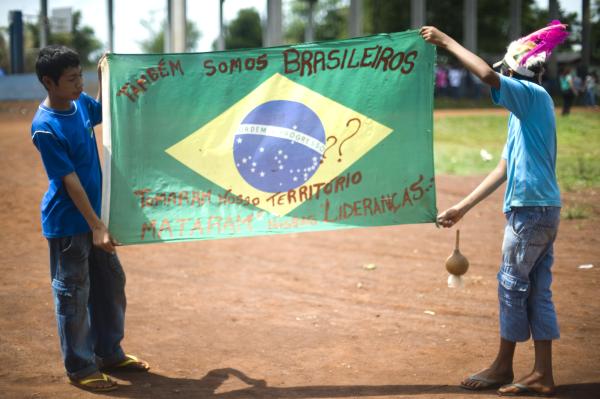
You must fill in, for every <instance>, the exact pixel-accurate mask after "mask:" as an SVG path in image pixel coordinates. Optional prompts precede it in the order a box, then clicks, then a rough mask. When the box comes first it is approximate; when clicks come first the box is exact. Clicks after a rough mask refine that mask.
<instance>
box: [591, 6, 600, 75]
mask: <svg viewBox="0 0 600 399" xmlns="http://www.w3.org/2000/svg"><path fill="white" fill-rule="evenodd" d="M590 14H591V20H592V21H591V27H590V30H591V32H590V43H591V44H592V48H591V53H592V54H591V59H592V60H591V61H592V63H593V64H600V0H596V1H594V3H593V6H592V9H591V10H590Z"/></svg>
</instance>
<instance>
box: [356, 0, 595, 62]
mask: <svg viewBox="0 0 600 399" xmlns="http://www.w3.org/2000/svg"><path fill="white" fill-rule="evenodd" d="M596 1H597V2H599V1H600V0H596ZM410 3H411V2H410V0H398V1H387V0H366V1H365V2H364V6H365V10H364V11H365V32H367V33H383V32H398V31H403V30H406V29H410ZM521 4H522V10H521V15H522V17H521V18H522V20H521V25H522V29H521V31H522V32H523V34H526V33H528V32H532V31H534V30H537V29H539V28H541V27H543V26H545V25H546V24H548V22H550V20H549V14H548V10H546V9H541V8H539V7H538V6H537V5H536V3H535V1H534V0H523V1H522V3H521ZM559 19H560V20H561V21H562V22H565V23H567V24H569V25H570V26H571V27H572V28H577V26H578V24H576V23H575V21H576V15H575V14H567V13H566V12H565V11H564V10H562V9H561V10H559ZM426 21H427V24H428V25H434V26H437V27H438V28H440V29H442V30H443V31H444V32H446V33H447V34H449V35H450V36H452V37H453V38H455V39H457V40H458V41H459V42H460V41H462V38H463V2H462V1H428V2H427V11H426ZM509 29H510V0H478V1H477V33H478V34H477V38H478V53H479V54H482V55H483V56H484V57H486V58H489V57H496V56H498V55H499V54H502V53H503V52H504V51H505V49H506V46H507V44H508V40H509V39H508V36H509ZM575 30H577V29H575ZM576 36H577V35H572V37H571V38H570V40H571V43H572V42H573V41H574V40H576ZM440 54H441V55H442V57H443V56H447V54H445V53H444V52H443V51H440Z"/></svg>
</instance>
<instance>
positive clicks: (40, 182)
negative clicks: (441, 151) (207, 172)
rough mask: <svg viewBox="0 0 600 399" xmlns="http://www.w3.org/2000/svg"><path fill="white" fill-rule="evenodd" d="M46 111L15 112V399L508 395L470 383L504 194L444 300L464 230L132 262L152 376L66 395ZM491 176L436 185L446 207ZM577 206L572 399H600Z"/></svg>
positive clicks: (1, 189) (592, 219)
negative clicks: (49, 219) (52, 273)
mask: <svg viewBox="0 0 600 399" xmlns="http://www.w3.org/2000/svg"><path fill="white" fill-rule="evenodd" d="M34 109H35V107H34V106H33V105H32V104H28V103H21V104H10V105H7V104H3V105H1V106H0V169H1V170H2V171H4V173H3V177H2V179H1V180H0V198H1V201H2V206H1V207H0V221H1V224H0V226H1V228H0V249H1V250H2V256H1V257H0V397H1V398H92V397H103V396H110V397H116V398H140V399H141V398H186V399H187V398H194V399H196V398H227V399H237V398H410V397H422V398H485V397H495V396H496V394H495V393H494V391H489V392H484V393H470V392H467V391H464V390H462V389H460V388H459V387H458V383H459V381H460V380H461V379H462V378H463V377H464V376H465V375H468V374H470V373H473V372H475V371H477V370H479V369H481V368H483V367H485V366H487V365H488V364H489V363H490V362H491V360H492V357H493V356H494V354H495V351H496V349H497V345H498V336H497V331H498V321H497V318H498V311H497V297H496V279H495V276H496V271H497V267H498V261H499V258H500V245H501V238H502V232H503V215H502V213H501V211H500V209H501V192H502V190H499V191H498V192H497V193H496V194H494V195H493V196H492V197H491V198H489V199H488V200H486V201H485V202H483V203H482V204H481V205H480V206H479V207H478V208H475V209H474V210H473V211H472V212H471V213H470V214H469V215H468V216H467V217H466V219H465V220H464V221H463V222H462V223H461V237H462V240H461V241H462V245H461V250H462V252H463V253H464V254H465V255H466V256H467V257H468V258H469V260H470V262H471V267H470V269H469V271H468V273H467V275H466V287H465V288H464V289H462V290H453V289H449V288H447V285H446V278H447V274H446V271H445V268H444V261H445V259H446V257H447V256H448V255H449V254H450V253H451V251H452V246H453V240H454V230H441V229H436V228H435V226H433V225H408V226H395V227H387V228H368V229H356V230H350V231H343V232H339V231H338V232H325V233H304V234H292V235H283V236H271V237H258V238H243V239H231V240H220V241H205V242H192V243H180V244H158V245H144V246H130V247H123V248H120V249H119V255H120V257H121V261H122V263H123V265H124V267H125V271H126V273H127V295H128V302H129V303H128V308H127V326H126V338H125V340H124V342H123V346H124V348H125V349H126V350H127V351H128V352H129V353H133V354H136V355H139V356H141V357H143V358H144V359H147V360H148V361H149V362H150V363H151V366H152V370H151V372H150V373H148V374H145V375H139V374H137V375H117V378H118V380H119V382H120V383H122V384H123V385H124V386H123V387H121V388H120V389H119V390H117V391H115V392H113V393H108V394H105V395H94V394H90V393H87V392H84V391H80V390H78V389H76V388H74V387H72V386H70V385H68V384H66V378H65V376H64V371H63V366H62V362H61V356H60V352H59V344H58V338H57V334H56V325H55V319H54V310H53V303H52V296H51V289H50V280H49V267H48V251H47V244H46V241H45V239H44V238H43V237H42V235H41V231H40V223H39V203H40V199H41V197H42V194H43V192H44V191H45V189H46V184H47V181H46V178H45V174H44V171H43V169H42V165H41V162H40V160H39V156H38V154H37V152H36V151H35V149H34V147H33V146H32V144H31V141H30V138H29V137H30V136H29V124H30V120H31V117H32V115H33V110H34ZM575 112H577V111H575ZM480 178H481V177H476V176H475V177H469V178H461V177H449V176H438V178H437V184H438V208H439V209H443V208H445V207H447V206H449V205H451V204H452V203H454V202H455V201H457V200H458V199H460V198H461V197H462V196H463V195H465V194H466V193H467V192H469V191H470V190H471V189H472V188H473V187H474V185H475V184H476V183H477V182H478V181H479V180H480ZM575 199H577V200H578V201H580V202H583V203H585V204H587V205H588V206H589V208H590V209H591V210H592V211H591V215H590V216H589V217H588V218H587V219H582V220H563V221H562V224H561V227H560V232H559V237H558V241H557V243H556V251H555V252H556V262H555V265H554V273H555V278H554V285H553V290H554V298H555V303H556V307H557V310H558V315H559V321H560V325H561V332H562V338H561V339H560V340H559V341H557V342H556V343H555V346H554V369H555V379H556V382H557V384H559V387H558V394H557V397H559V398H600V235H599V234H598V230H597V226H598V222H599V221H600V193H599V192H598V191H591V190H589V191H586V192H580V193H576V194H568V195H565V203H566V204H567V205H568V204H569V203H571V202H572V201H574V200H575ZM368 264H374V265H375V268H374V269H369V268H366V267H365V265H368ZM583 264H593V265H594V267H593V268H591V269H580V268H578V266H579V265H583ZM532 359H533V346H532V343H531V341H529V342H527V343H523V344H520V345H519V346H518V347H517V353H516V356H515V373H516V374H517V376H519V375H522V374H524V373H526V372H528V371H529V370H530V369H531V367H532Z"/></svg>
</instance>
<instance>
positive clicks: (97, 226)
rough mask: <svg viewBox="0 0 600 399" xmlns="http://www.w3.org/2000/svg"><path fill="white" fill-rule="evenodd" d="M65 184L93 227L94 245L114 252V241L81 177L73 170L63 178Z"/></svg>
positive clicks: (72, 198)
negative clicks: (88, 194)
mask: <svg viewBox="0 0 600 399" xmlns="http://www.w3.org/2000/svg"><path fill="white" fill-rule="evenodd" d="M62 180H63V184H64V185H65V188H66V189H67V193H68V194H69V197H71V200H72V201H73V203H75V206H76V207H77V209H79V212H81V214H82V215H83V217H84V219H85V221H86V222H87V223H88V225H89V226H90V227H91V229H92V233H93V240H94V245H95V246H97V247H100V248H102V249H103V250H105V251H106V252H110V253H114V252H115V247H114V244H115V243H114V241H113V239H112V237H111V236H110V233H109V232H108V229H107V228H106V226H105V225H104V223H102V220H100V218H99V217H98V215H96V212H95V211H94V208H92V205H91V204H90V200H89V198H88V196H87V194H86V192H85V190H84V189H83V187H82V186H81V182H80V181H79V177H77V174H76V173H75V172H71V173H69V174H68V175H66V176H64V177H63V178H62Z"/></svg>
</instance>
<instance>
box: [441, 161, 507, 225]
mask: <svg viewBox="0 0 600 399" xmlns="http://www.w3.org/2000/svg"><path fill="white" fill-rule="evenodd" d="M505 181H506V159H501V160H500V162H499V163H498V166H496V168H495V169H494V170H493V171H492V172H491V173H490V174H489V175H487V176H486V178H485V179H483V181H482V182H481V183H480V184H479V186H477V188H476V189H475V190H473V192H472V193H471V194H469V195H467V196H466V197H465V199H463V200H462V201H460V202H459V203H458V204H456V205H454V206H453V207H451V208H449V209H447V210H445V211H444V212H442V213H440V214H439V215H438V217H437V222H438V223H439V224H440V225H442V226H443V227H452V226H453V225H455V224H456V223H458V221H459V220H460V219H461V218H462V217H463V216H464V215H465V214H466V213H467V212H468V211H469V210H471V208H473V207H474V206H475V205H477V204H478V203H479V202H481V201H482V200H483V199H485V198H486V197H487V196H488V195H490V194H491V193H493V192H494V191H496V189H497V188H498V187H500V185H502V183H504V182H505Z"/></svg>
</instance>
